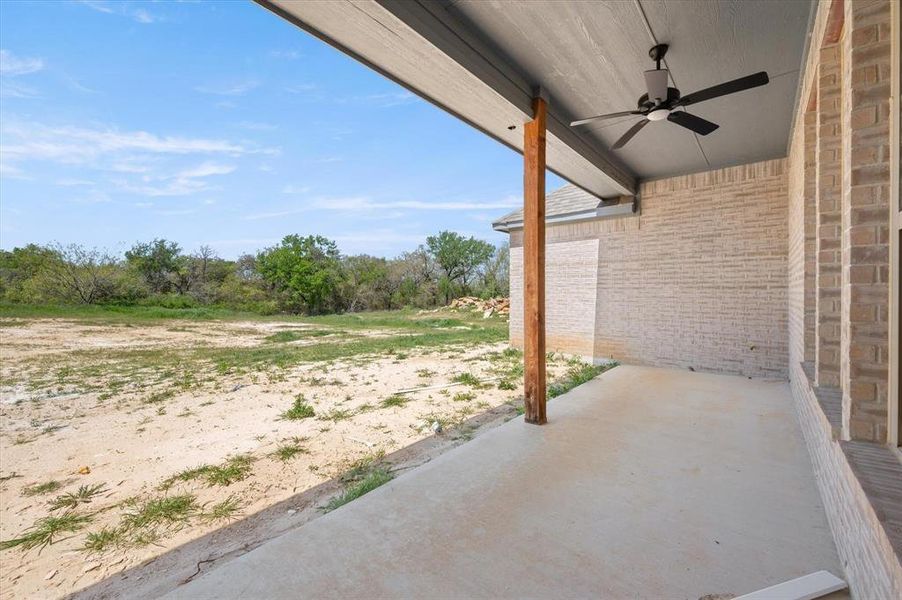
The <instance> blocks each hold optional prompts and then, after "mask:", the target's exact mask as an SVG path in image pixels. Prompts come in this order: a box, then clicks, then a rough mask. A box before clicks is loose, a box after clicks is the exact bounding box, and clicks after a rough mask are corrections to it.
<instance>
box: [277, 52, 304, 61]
mask: <svg viewBox="0 0 902 600" xmlns="http://www.w3.org/2000/svg"><path fill="white" fill-rule="evenodd" d="M269 55H270V56H271V57H273V58H281V59H284V60H297V59H299V58H300V57H301V53H300V52H298V51H297V50H272V51H270V53H269Z"/></svg>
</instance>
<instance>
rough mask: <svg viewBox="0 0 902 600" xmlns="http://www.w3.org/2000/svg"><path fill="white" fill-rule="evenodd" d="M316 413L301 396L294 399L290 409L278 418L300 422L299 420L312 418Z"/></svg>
mask: <svg viewBox="0 0 902 600" xmlns="http://www.w3.org/2000/svg"><path fill="white" fill-rule="evenodd" d="M315 414H316V411H315V410H313V407H312V406H310V405H309V404H307V401H306V399H305V398H304V395H303V394H298V395H297V396H295V397H294V403H293V404H292V405H291V408H289V409H288V410H286V411H285V412H283V413H282V414H281V415H280V416H281V417H282V418H283V419H286V420H288V421H300V420H301V419H309V418H310V417H312V416H314V415H315Z"/></svg>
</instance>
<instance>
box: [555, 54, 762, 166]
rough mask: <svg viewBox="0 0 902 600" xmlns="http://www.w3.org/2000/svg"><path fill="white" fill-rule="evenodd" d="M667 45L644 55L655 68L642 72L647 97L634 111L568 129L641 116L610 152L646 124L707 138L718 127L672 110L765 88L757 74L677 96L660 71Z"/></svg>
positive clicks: (583, 120)
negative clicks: (669, 126)
mask: <svg viewBox="0 0 902 600" xmlns="http://www.w3.org/2000/svg"><path fill="white" fill-rule="evenodd" d="M667 48H668V45H667V44H658V45H657V46H654V47H653V48H652V49H651V50H649V51H648V55H649V56H650V57H651V59H652V60H653V61H655V62H656V63H657V68H655V69H652V70H650V71H645V86H646V88H647V89H648V93H646V94H642V96H640V97H639V102H638V109H637V110H626V111H622V112H615V113H610V114H606V115H598V116H595V117H589V118H587V119H580V120H578V121H573V122H572V123H570V126H571V127H576V126H577V125H585V124H586V123H592V122H594V121H600V120H603V119H614V118H616V117H628V116H631V115H637V116H641V117H642V120H641V121H638V122H637V123H636V124H635V125H633V126H632V127H630V128H629V129H628V130H627V132H626V133H624V134H623V135H622V136H620V139H619V140H617V141H616V142H614V145H613V146H611V150H618V149H620V148H622V147H623V146H625V145H626V143H627V142H628V141H630V140H631V139H633V136H635V135H636V134H637V133H639V130H641V129H642V128H643V127H645V126H646V125H648V123H649V121H663V120H664V119H667V120H668V121H670V122H671V123H676V124H677V125H679V126H681V127H685V128H686V129H689V130H691V131H694V132H695V133H697V134H699V135H708V134H709V133H711V132H712V131H714V130H715V129H717V128H718V127H719V125H717V124H716V123H712V122H711V121H707V120H705V119H702V118H701V117H697V116H695V115H693V114H689V113H688V112H686V111H684V110H676V109H678V108H681V107H684V106H689V105H691V104H698V103H699V102H704V101H705V100H711V99H712V98H719V97H720V96H726V95H727V94H735V93H736V92H741V91H743V90H747V89H750V88H754V87H758V86H760V85H765V84H767V82H768V81H770V80H769V79H768V78H767V73H766V72H765V71H761V72H760V73H755V74H754V75H747V76H746V77H740V78H739V79H734V80H733V81H727V82H725V83H721V84H719V85H715V86H713V87H709V88H705V89H703V90H699V91H697V92H693V93H691V94H688V95H686V96H680V90H678V89H676V88H672V87H667V82H668V77H669V75H670V71H668V70H667V69H662V68H661V60H662V59H663V58H664V55H665V54H666V53H667Z"/></svg>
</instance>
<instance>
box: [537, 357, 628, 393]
mask: <svg viewBox="0 0 902 600" xmlns="http://www.w3.org/2000/svg"><path fill="white" fill-rule="evenodd" d="M567 362H568V364H569V365H570V366H569V367H568V369H567V372H566V373H565V374H564V376H563V377H562V378H560V379H558V380H557V381H555V382H553V383H551V384H550V385H549V386H548V392H547V393H548V397H549V398H556V397H557V396H560V395H561V394H565V393H567V392H569V391H570V390H572V389H573V388H575V387H577V386H579V385H582V384H584V383H586V382H589V381H591V380H593V379H595V378H596V377H598V376H599V375H601V374H602V373H604V372H605V371H607V370H609V369H612V368H614V367H616V366H617V363H616V362H612V363H608V364H604V365H593V364H589V363H584V362H582V361H581V360H579V359H572V360H569V361H567Z"/></svg>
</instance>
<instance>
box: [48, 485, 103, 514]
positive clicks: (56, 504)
mask: <svg viewBox="0 0 902 600" xmlns="http://www.w3.org/2000/svg"><path fill="white" fill-rule="evenodd" d="M105 491H106V486H105V485H104V484H102V483H97V484H94V485H83V486H80V487H79V488H78V489H77V490H76V491H74V492H68V493H66V494H63V495H62V496H57V497H56V498H54V499H53V500H51V501H50V510H60V509H63V508H65V509H66V510H72V509H74V508H78V506H79V505H80V504H90V503H91V501H93V500H94V497H95V496H97V495H98V494H102V493H103V492H105Z"/></svg>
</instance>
